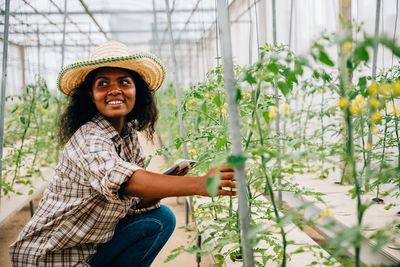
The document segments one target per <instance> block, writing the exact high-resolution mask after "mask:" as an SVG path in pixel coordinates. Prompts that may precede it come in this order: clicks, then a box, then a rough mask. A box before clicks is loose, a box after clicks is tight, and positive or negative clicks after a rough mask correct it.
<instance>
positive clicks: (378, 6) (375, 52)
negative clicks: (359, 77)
mask: <svg viewBox="0 0 400 267" xmlns="http://www.w3.org/2000/svg"><path fill="white" fill-rule="evenodd" d="M381 1H382V0H376V14H375V34H374V38H375V39H376V38H378V35H379V21H380V15H381ZM377 60H378V45H376V46H375V47H374V50H373V58H372V79H374V80H375V76H376V63H377Z"/></svg>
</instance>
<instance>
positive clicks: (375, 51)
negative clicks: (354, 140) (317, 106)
mask: <svg viewBox="0 0 400 267" xmlns="http://www.w3.org/2000/svg"><path fill="white" fill-rule="evenodd" d="M380 14H381V0H376V14H375V34H374V38H375V40H376V39H377V38H378V35H379V21H380ZM377 60H378V44H377V45H376V46H375V47H374V49H373V58H372V80H374V81H375V77H376V63H377ZM371 128H372V126H371V124H369V129H368V144H371V146H372V142H373V138H372V130H371ZM370 168H371V150H368V153H367V166H366V173H367V175H366V183H368V181H369V176H368V174H369V171H370Z"/></svg>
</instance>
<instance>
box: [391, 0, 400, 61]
mask: <svg viewBox="0 0 400 267" xmlns="http://www.w3.org/2000/svg"><path fill="white" fill-rule="evenodd" d="M398 17H399V0H396V19H395V21H394V32H393V42H394V41H395V40H396V31H397V19H398ZM393 57H394V54H393V53H392V67H393Z"/></svg>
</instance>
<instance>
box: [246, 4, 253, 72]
mask: <svg viewBox="0 0 400 267" xmlns="http://www.w3.org/2000/svg"><path fill="white" fill-rule="evenodd" d="M247 12H248V13H249V20H250V23H249V25H250V29H249V65H252V63H253V62H252V59H253V16H252V15H251V6H250V0H247Z"/></svg>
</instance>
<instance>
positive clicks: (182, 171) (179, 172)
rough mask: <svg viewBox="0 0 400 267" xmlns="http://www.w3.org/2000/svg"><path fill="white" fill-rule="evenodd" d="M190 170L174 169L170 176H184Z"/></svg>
mask: <svg viewBox="0 0 400 267" xmlns="http://www.w3.org/2000/svg"><path fill="white" fill-rule="evenodd" d="M189 170H190V168H188V167H186V168H183V169H181V168H179V167H176V169H175V170H174V171H173V172H172V173H171V174H170V175H176V176H185V175H186V174H187V173H188V172H189Z"/></svg>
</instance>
